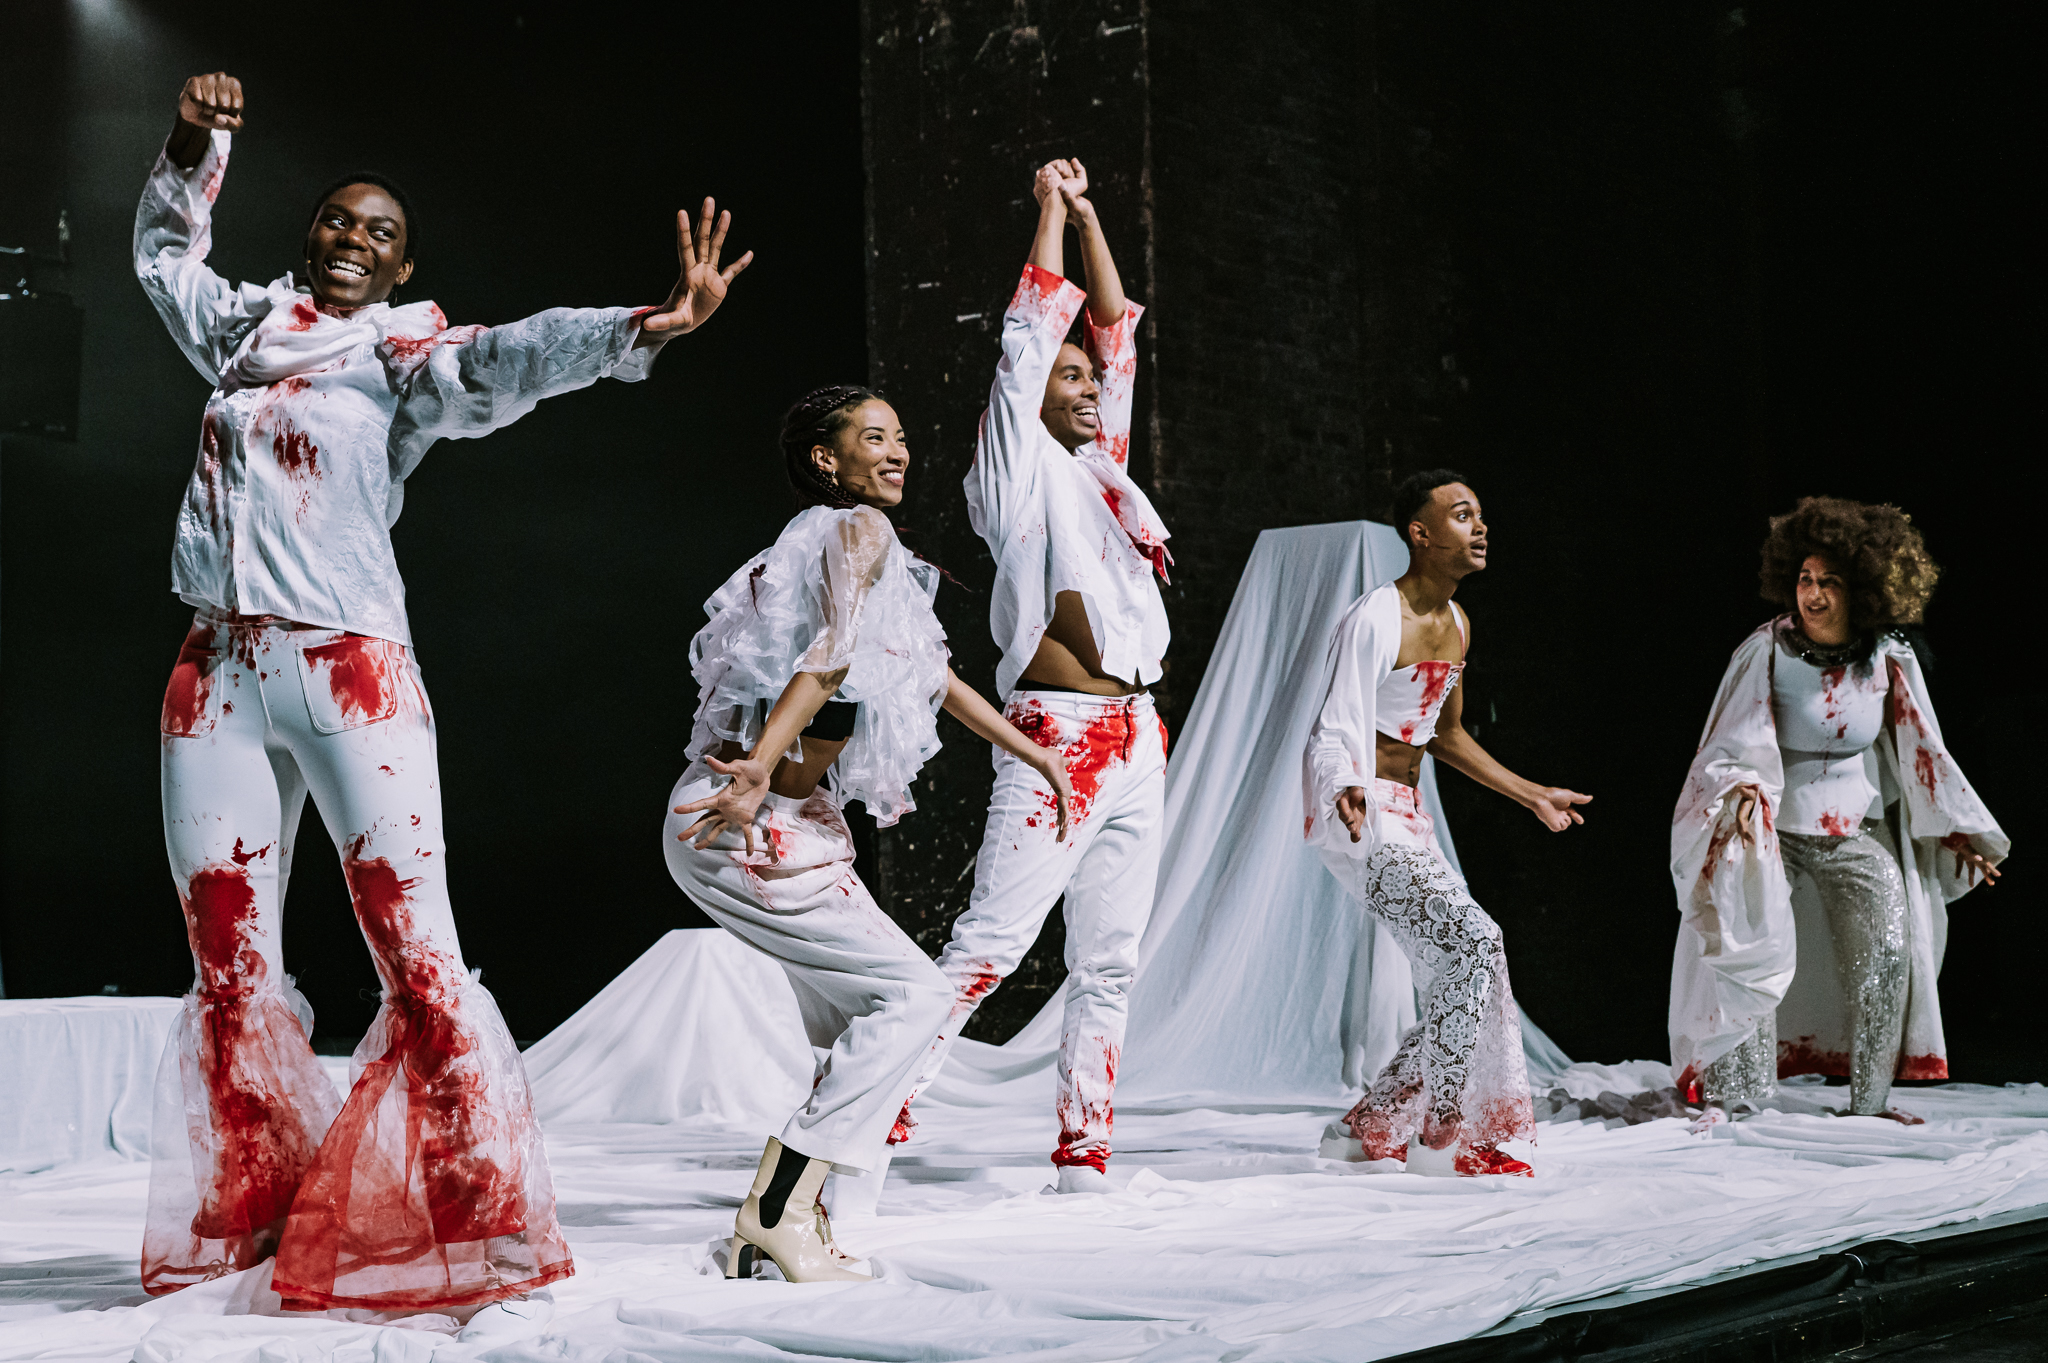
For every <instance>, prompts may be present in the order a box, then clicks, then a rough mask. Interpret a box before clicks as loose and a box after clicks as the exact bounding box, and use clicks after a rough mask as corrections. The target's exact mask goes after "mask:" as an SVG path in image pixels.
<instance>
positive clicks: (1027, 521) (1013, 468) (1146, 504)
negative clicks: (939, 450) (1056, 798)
mask: <svg viewBox="0 0 2048 1363" xmlns="http://www.w3.org/2000/svg"><path fill="white" fill-rule="evenodd" d="M1087 297H1088V296H1087V294H1085V293H1083V292H1082V291H1081V290H1080V289H1079V288H1077V287H1075V286H1074V285H1073V284H1072V283H1069V282H1068V281H1067V280H1065V279H1062V278H1061V277H1060V276H1058V275H1056V274H1053V273H1051V272H1050V271H1048V270H1041V269H1039V268H1038V267H1037V266H1036V265H1026V266H1025V267H1024V276H1023V278H1022V279H1021V280H1019V281H1018V284H1017V292H1016V294H1015V295H1014V296H1013V297H1012V298H1011V299H1010V306H1009V308H1008V309H1007V310H1006V311H1005V312H1004V313H1003V357H1002V360H1001V362H1000V363H998V364H997V366H996V381H995V386H994V387H993V388H991V389H990V390H989V398H988V410H987V411H985V412H984V413H982V417H981V434H980V439H979V442H978V444H977V446H976V448H975V455H974V466H973V467H972V468H970V469H969V470H968V471H967V479H966V484H967V514H968V519H969V521H970V523H972V525H973V526H974V532H975V533H976V534H977V535H980V536H981V537H982V538H983V539H984V540H986V541H987V542H988V547H989V552H990V553H992V554H993V555H995V560H996V587H995V595H994V599H993V600H991V601H990V603H989V610H988V621H989V628H990V629H991V631H993V633H994V635H995V640H996V644H997V646H998V647H1000V648H1001V649H1002V650H1003V657H1002V661H1001V662H1000V663H999V664H998V665H997V667H996V690H997V692H998V693H999V694H1003V695H1007V694H1009V692H1010V691H1011V690H1013V689H1014V688H1015V687H1016V684H1017V678H1019V677H1020V676H1022V675H1023V674H1024V669H1025V668H1026V667H1028V666H1029V665H1030V663H1031V659H1032V658H1033V657H1034V656H1036V655H1037V652H1038V641H1039V640H1040V639H1042V638H1044V637H1045V630H1046V626H1047V625H1050V624H1051V623H1052V612H1053V604H1054V598H1055V597H1056V596H1058V594H1059V593H1061V592H1065V591H1072V592H1079V593H1080V594H1081V599H1082V601H1083V602H1084V603H1085V604H1086V605H1087V608H1088V624H1089V627H1090V628H1091V629H1092V630H1093V631H1094V634H1095V646H1096V648H1097V649H1098V650H1100V652H1101V654H1102V670H1103V671H1104V672H1106V673H1108V674H1109V675H1110V676H1112V677H1116V678H1118V679H1119V680H1121V681H1126V682H1136V683H1139V684H1142V685H1147V686H1149V685H1150V684H1152V683H1153V682H1156V681H1158V680H1159V677H1160V673H1161V669H1160V660H1161V659H1162V658H1164V657H1165V656H1166V644H1167V639H1168V638H1169V633H1170V632H1169V630H1168V628H1167V623H1166V603H1165V602H1164V601H1163V600H1161V599H1160V595H1159V581H1158V580H1155V579H1154V577H1153V574H1154V572H1155V571H1156V572H1157V573H1158V575H1159V579H1164V578H1165V576H1166V565H1167V564H1169V563H1171V562H1172V561H1173V560H1172V557H1171V556H1170V555H1169V554H1168V553H1167V552H1166V539H1167V532H1166V526H1165V524H1164V523H1163V522H1161V521H1160V519H1159V514H1158V512H1156V511H1154V510H1153V509H1152V503H1151V502H1150V501H1149V500H1147V498H1146V496H1145V494H1144V492H1143V491H1142V490H1141V489H1140V488H1139V487H1138V485H1137V484H1136V483H1134V482H1132V481H1131V478H1130V475H1129V474H1128V473H1126V472H1125V470H1124V465H1125V462H1126V461H1127V460H1128V458H1129V457H1130V431H1131V389H1132V385H1133V383H1134V381H1135V379H1136V376H1137V363H1138V356H1137V345H1136V332H1137V325H1138V318H1139V317H1141V316H1142V315H1143V314H1144V311H1145V309H1144V308H1143V307H1141V306H1139V305H1138V304H1136V303H1127V304H1126V305H1125V307H1124V315H1123V316H1122V317H1120V318H1118V319H1117V320H1116V322H1115V324H1113V325H1111V326H1107V327H1098V326H1096V325H1095V324H1094V322H1093V320H1092V319H1091V320H1090V321H1089V324H1088V326H1087V328H1086V330H1087V348H1088V352H1089V354H1090V356H1091V357H1092V358H1093V359H1094V361H1095V370H1096V378H1097V382H1098V384H1099V386H1100V387H1101V390H1102V395H1101V397H1100V398H1099V399H1098V406H1097V411H1098V414H1099V420H1100V422H1101V429H1100V432H1099V434H1098V435H1097V436H1096V438H1095V440H1094V441H1092V442H1091V443H1089V444H1086V445H1083V446H1082V447H1081V448H1080V449H1078V450H1075V451H1074V452H1073V453H1071V454H1069V453H1068V452H1067V450H1066V449H1065V448H1064V447H1063V446H1062V445H1061V444H1060V443H1059V442H1058V441H1057V440H1054V439H1053V438H1052V432H1050V431H1048V430H1046V429H1045V423H1044V422H1043V421H1042V420H1041V419H1040V418H1039V411H1040V409H1041V408H1042V407H1043V406H1044V405H1045V383H1046V379H1047V378H1048V377H1049V376H1050V375H1051V374H1052V368H1053V362H1054V361H1055V360H1056V359H1057V358H1058V357H1059V350H1060V345H1061V343H1062V342H1064V341H1065V340H1066V335H1067V329H1068V328H1069V327H1071V326H1072V325H1073V323H1074V315H1075V314H1076V313H1077V312H1079V311H1080V310H1081V305H1082V304H1083V303H1084V302H1085V301H1086V300H1087Z"/></svg>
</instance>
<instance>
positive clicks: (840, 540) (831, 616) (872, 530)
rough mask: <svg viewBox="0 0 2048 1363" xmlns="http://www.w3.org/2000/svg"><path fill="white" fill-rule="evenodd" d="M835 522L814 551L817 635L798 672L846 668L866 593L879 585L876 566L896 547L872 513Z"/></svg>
mask: <svg viewBox="0 0 2048 1363" xmlns="http://www.w3.org/2000/svg"><path fill="white" fill-rule="evenodd" d="M838 520H839V524H838V525H837V526H836V527H835V528H834V530H833V531H832V533H830V534H828V535H826V536H825V542H824V544H823V546H822V547H821V549H820V551H819V552H820V558H821V560H822V562H821V563H820V568H821V570H822V574H823V575H822V578H821V579H820V583H819V587H818V612H819V617H820V619H819V625H818V632H817V634H816V635H814V636H813V637H812V639H811V646H810V648H809V649H807V650H806V651H805V653H804V656H803V657H802V658H800V659H799V660H798V661H797V665H796V670H797V671H799V672H836V671H838V670H839V669H840V668H842V667H847V666H849V665H851V663H852V662H853V652H854V649H855V647H856V646H857V645H858V644H859V643H860V629H861V617H862V615H863V613H864V611H865V608H866V606H867V600H868V592H869V590H870V589H871V588H872V587H873V586H874V585H875V583H876V582H877V581H878V580H880V578H881V576H882V566H883V564H884V563H885V562H886V561H887V560H888V557H889V550H890V548H891V546H893V545H894V544H895V543H896V533H895V530H894V529H893V528H892V527H891V526H890V524H889V518H888V517H887V516H885V515H883V514H882V513H881V512H879V511H877V510H875V509H874V508H873V507H870V506H862V507H855V508H854V509H853V510H851V511H846V512H841V513H840V515H839V517H838Z"/></svg>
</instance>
